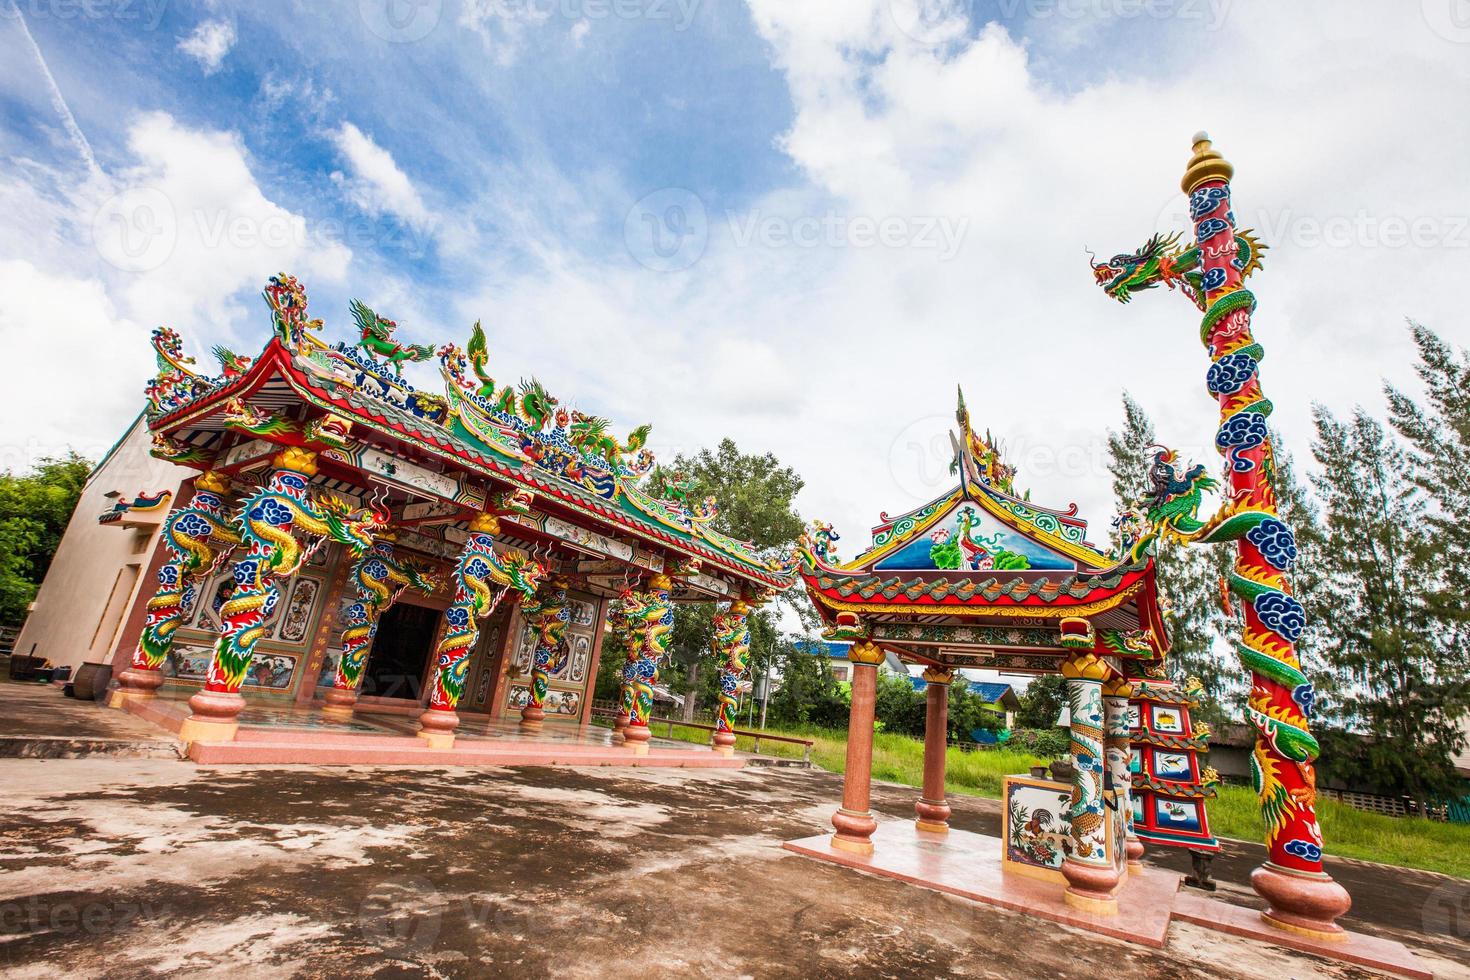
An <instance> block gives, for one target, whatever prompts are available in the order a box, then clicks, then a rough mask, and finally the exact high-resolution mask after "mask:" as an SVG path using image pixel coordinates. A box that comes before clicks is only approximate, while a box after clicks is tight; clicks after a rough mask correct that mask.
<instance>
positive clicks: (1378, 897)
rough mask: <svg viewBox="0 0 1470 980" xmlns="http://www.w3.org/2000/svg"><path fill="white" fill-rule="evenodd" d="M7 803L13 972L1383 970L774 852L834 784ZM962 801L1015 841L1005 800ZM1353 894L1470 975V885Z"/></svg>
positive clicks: (1425, 880) (300, 779)
mask: <svg viewBox="0 0 1470 980" xmlns="http://www.w3.org/2000/svg"><path fill="white" fill-rule="evenodd" d="M0 792H3V795H4V799H5V800H6V803H7V806H6V809H5V815H4V816H3V817H0V971H3V975H5V976H16V977H31V976H34V977H51V976H55V975H57V973H58V972H65V973H67V974H70V975H75V976H108V977H127V976H146V975H154V974H159V973H170V974H180V975H191V974H199V975H203V974H206V973H208V974H213V973H219V972H224V971H233V972H234V973H236V974H237V975H240V976H252V977H253V976H301V977H313V976H340V975H349V974H350V975H360V976H369V977H418V976H483V975H496V974H499V975H505V974H513V975H517V976H536V975H545V974H549V973H555V974H557V975H559V976H567V977H596V978H598V980H605V978H607V977H609V976H615V975H620V974H633V975H642V974H645V973H646V974H648V975H652V976H657V975H661V974H674V975H680V976H691V975H692V976H716V975H719V976H722V977H725V976H752V977H826V976H864V977H866V976H904V977H907V976H949V975H953V976H994V977H1031V976H1055V977H1083V976H1088V977H1090V976H1097V975H1101V974H1104V973H1106V974H1108V975H1113V976H1129V977H1160V978H1163V977H1227V976H1229V977H1236V976H1258V977H1273V978H1275V977H1312V976H1330V977H1357V976H1367V975H1369V974H1368V973H1366V971H1363V970H1360V969H1356V968H1351V967H1346V966H1343V965H1339V964H1330V963H1325V962H1323V961H1320V960H1314V959H1311V958H1310V957H1307V956H1305V955H1302V954H1297V953H1292V952H1288V951H1286V950H1283V949H1280V948H1277V947H1271V946H1267V945H1264V944H1261V943H1254V942H1248V941H1243V940H1237V939H1233V938H1230V937H1228V936H1225V935H1223V934H1219V933H1215V932H1211V931H1209V930H1205V929H1202V928H1199V927H1195V926H1190V925H1185V924H1176V925H1175V926H1174V927H1173V928H1172V929H1171V932H1170V947H1169V949H1167V950H1164V951H1155V950H1149V949H1145V948H1142V947H1137V946H1132V945H1129V944H1125V943H1120V942H1115V941H1112V940H1108V939H1105V938H1102V937H1099V936H1096V935H1093V934H1090V933H1083V932H1076V931H1073V930H1070V929H1066V928H1063V927H1058V926H1054V925H1051V924H1050V923H1046V922H1042V921H1040V920H1036V919H1032V918H1028V917H1026V916H1024V915H1020V914H1017V913H1011V912H1006V911H1003V910H999V909H994V908H990V907H986V906H978V905H974V904H971V903H968V902H964V901H961V900H958V899H952V898H948V897H945V896H942V895H939V894H936V893H933V892H928V891H925V890H922V889H917V888H913V887H910V886H907V885H903V884H900V883H898V882H894V881H889V880H885V879H879V878H873V877H869V876H866V875H863V874H859V873H857V872H853V871H849V870H845V869H842V868H839V867H835V866H831V865H827V864H825V863H820V862H816V861H811V860H808V859H804V858H801V857H798V856H796V855H793V854H790V853H788V852H785V851H782V850H781V849H780V843H781V842H782V841H783V840H789V839H793V838H798V837H804V836H808V835H810V834H813V833H817V832H820V831H822V830H823V829H824V828H825V827H826V826H827V818H828V816H829V815H830V813H831V811H832V808H833V806H834V804H835V800H836V799H837V796H838V794H839V792H840V779H839V778H838V777H836V776H833V775H830V774H827V773H822V772H815V771H802V770H789V769H757V768H752V769H746V770H741V771H726V770H703V771H684V770H630V769H480V770H473V769H445V770H436V771H426V770H414V769H363V768H358V769H341V768H321V767H282V768H243V767H231V768H207V767H196V766H193V765H190V764H187V763H179V762H168V761H161V760H152V759H137V760H133V759H78V760H0ZM914 792H915V791H914V790H912V789H909V788H906V787H896V786H887V785H878V786H875V788H874V808H875V810H877V811H878V812H879V813H880V816H883V815H887V816H889V817H891V818H893V819H906V818H908V816H909V815H910V814H911V813H912V805H913V799H914ZM953 805H954V807H955V817H954V825H955V826H957V827H961V828H963V829H967V830H975V831H978V832H981V833H991V834H994V833H996V832H997V830H998V827H999V812H998V805H997V804H996V803H995V802H994V801H987V800H978V799H972V798H959V799H956V800H954V801H953ZM1254 860H1255V859H1254V857H1253V856H1252V855H1251V854H1249V853H1248V852H1242V853H1239V854H1236V853H1232V854H1229V855H1227V856H1226V857H1225V858H1224V859H1222V861H1220V862H1218V863H1217V870H1218V871H1219V876H1220V877H1221V878H1222V880H1223V881H1224V882H1225V884H1224V885H1223V888H1224V892H1223V894H1224V895H1225V897H1230V898H1232V899H1234V900H1239V901H1253V900H1254V896H1253V895H1251V894H1250V893H1249V890H1248V886H1245V885H1243V882H1244V880H1245V878H1244V874H1246V873H1248V870H1249V867H1250V866H1251V864H1253V863H1254ZM1237 865H1239V868H1237ZM1334 872H1335V873H1336V874H1338V875H1339V877H1341V878H1342V879H1343V880H1344V881H1345V882H1346V883H1347V884H1348V887H1349V888H1350V889H1351V890H1352V891H1353V893H1354V895H1355V896H1357V901H1358V908H1357V909H1355V917H1356V919H1355V921H1354V922H1353V923H1352V925H1354V926H1355V927H1357V928H1370V929H1372V930H1373V931H1377V932H1380V933H1382V934H1385V935H1389V936H1392V937H1394V938H1398V939H1402V940H1404V941H1407V942H1409V943H1410V944H1411V945H1413V946H1415V947H1416V948H1417V949H1419V950H1421V951H1423V952H1424V953H1425V956H1426V959H1425V962H1426V963H1428V964H1429V965H1430V966H1431V967H1432V968H1434V969H1435V970H1436V971H1437V972H1439V973H1441V974H1443V975H1445V976H1466V977H1470V970H1467V969H1466V968H1465V966H1464V965H1463V964H1464V963H1466V962H1470V945H1467V944H1466V942H1465V938H1466V933H1467V932H1470V920H1466V921H1460V920H1456V919H1454V917H1453V915H1443V916H1441V918H1442V919H1444V921H1443V922H1441V921H1440V919H1436V918H1435V916H1436V915H1440V912H1441V911H1446V912H1453V910H1454V909H1457V908H1464V909H1465V910H1466V911H1470V903H1467V902H1465V899H1466V898H1467V897H1470V883H1467V882H1461V881H1457V880H1454V879H1445V878H1439V877H1438V876H1433V875H1424V874H1421V873H1418V872H1400V871H1396V870H1393V869H1382V868H1378V867H1377V866H1371V865H1363V864H1360V863H1357V862H1339V863H1338V864H1337V865H1335V866H1334ZM1446 903H1448V904H1446ZM1455 903H1460V904H1455ZM1437 910H1438V911H1437ZM1426 928H1428V929H1435V928H1438V929H1440V931H1441V932H1444V933H1447V934H1443V935H1436V934H1429V933H1426V932H1425V930H1426Z"/></svg>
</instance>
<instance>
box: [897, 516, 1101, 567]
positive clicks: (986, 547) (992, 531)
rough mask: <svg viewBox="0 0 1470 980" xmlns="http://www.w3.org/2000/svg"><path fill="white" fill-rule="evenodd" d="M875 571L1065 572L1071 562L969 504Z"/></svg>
mask: <svg viewBox="0 0 1470 980" xmlns="http://www.w3.org/2000/svg"><path fill="white" fill-rule="evenodd" d="M874 567H875V568H877V569H881V570H909V571H931V570H939V569H958V570H965V571H1021V570H1025V569H1033V568H1035V569H1054V570H1068V571H1070V570H1071V569H1073V568H1075V567H1076V566H1075V565H1074V563H1073V562H1072V561H1071V560H1070V559H1068V558H1064V557H1063V556H1061V555H1059V554H1057V553H1056V552H1054V551H1051V550H1050V549H1048V548H1044V547H1042V546H1041V545H1039V544H1037V543H1036V542H1034V541H1032V540H1030V539H1029V538H1027V537H1025V536H1024V535H1022V534H1019V533H1018V532H1016V531H1014V530H1012V529H1011V528H1009V527H1007V526H1006V525H1004V524H1002V523H1001V522H1000V521H998V520H996V519H995V518H994V517H993V516H991V515H990V514H988V513H986V512H985V511H984V510H982V509H981V508H980V507H978V506H977V505H975V504H973V503H969V502H966V503H962V504H959V505H958V506H956V507H955V508H954V509H953V510H951V511H950V512H949V513H948V514H947V515H945V517H944V519H943V520H941V521H939V522H938V523H937V524H935V525H934V526H933V527H931V528H930V529H929V532H928V533H927V534H921V535H919V536H918V537H917V538H915V539H914V540H913V541H910V542H909V543H908V544H906V545H904V546H903V547H902V548H899V549H898V550H897V551H895V552H894V553H893V554H891V555H889V556H888V557H886V558H884V559H883V560H881V561H879V562H878V564H877V565H875V566H874Z"/></svg>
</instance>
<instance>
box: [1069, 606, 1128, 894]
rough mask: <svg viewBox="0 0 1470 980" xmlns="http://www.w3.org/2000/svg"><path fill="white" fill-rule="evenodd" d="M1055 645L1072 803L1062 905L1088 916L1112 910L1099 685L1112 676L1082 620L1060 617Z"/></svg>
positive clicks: (1113, 878) (1114, 877)
mask: <svg viewBox="0 0 1470 980" xmlns="http://www.w3.org/2000/svg"><path fill="white" fill-rule="evenodd" d="M1061 630H1062V636H1061V643H1062V646H1063V647H1064V648H1066V649H1067V651H1068V654H1067V657H1066V659H1064V660H1063V661H1062V676H1063V677H1064V678H1066V682H1067V707H1068V709H1069V713H1070V716H1071V752H1072V769H1073V773H1072V805H1071V809H1070V810H1069V811H1068V822H1069V830H1068V837H1067V841H1066V846H1065V850H1066V852H1067V854H1066V859H1065V860H1063V862H1062V875H1063V876H1064V877H1065V878H1066V879H1067V890H1066V892H1065V894H1064V896H1063V897H1064V898H1065V899H1066V902H1067V904H1068V905H1071V906H1073V907H1074V908H1079V909H1082V910H1084V911H1087V912H1090V913H1092V914H1094V915H1115V914H1117V911H1118V899H1117V895H1116V893H1117V889H1118V883H1119V879H1120V875H1119V872H1118V868H1117V866H1116V865H1115V864H1114V862H1113V860H1112V858H1111V856H1110V855H1109V853H1108V846H1107V837H1108V810H1107V800H1106V797H1105V796H1104V795H1103V788H1104V782H1103V752H1104V746H1103V740H1104V730H1103V724H1104V721H1103V681H1105V680H1106V679H1108V677H1109V676H1110V675H1111V674H1112V668H1110V667H1109V666H1108V664H1107V662H1106V661H1105V660H1103V659H1102V658H1101V657H1099V656H1097V654H1096V653H1094V652H1093V650H1094V648H1095V645H1096V637H1095V634H1094V632H1093V628H1092V624H1091V623H1089V622H1088V621H1087V620H1085V619H1064V620H1062V623H1061Z"/></svg>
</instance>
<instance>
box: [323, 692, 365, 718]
mask: <svg viewBox="0 0 1470 980" xmlns="http://www.w3.org/2000/svg"><path fill="white" fill-rule="evenodd" d="M322 700H323V701H325V702H326V704H324V705H322V714H324V715H335V716H337V717H351V715H352V710H353V708H354V707H355V706H356V705H357V688H355V687H354V688H344V687H333V688H328V689H327V693H326V694H325V695H323V696H322Z"/></svg>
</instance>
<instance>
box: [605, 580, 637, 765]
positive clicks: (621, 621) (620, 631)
mask: <svg viewBox="0 0 1470 980" xmlns="http://www.w3.org/2000/svg"><path fill="white" fill-rule="evenodd" d="M632 601H633V592H632V590H631V589H626V588H625V589H623V591H622V592H620V593H619V594H618V597H617V598H616V599H614V600H613V601H612V602H610V603H608V606H607V627H608V629H610V630H612V632H613V633H614V634H615V635H616V636H617V638H618V642H619V643H621V644H622V645H623V668H622V670H621V671H620V672H619V674H618V677H619V678H620V679H621V685H620V686H619V688H618V707H617V712H616V714H615V715H614V717H613V741H622V738H623V733H624V732H625V731H627V730H628V719H629V718H630V717H631V714H632V713H631V711H630V710H629V709H630V707H631V706H632V703H633V688H632V686H631V685H630V683H629V678H630V677H631V676H632V675H631V673H630V670H631V668H632V666H633V664H634V663H635V662H637V660H638V637H637V635H636V634H635V633H634V631H633V627H632V622H631V621H630V620H629V619H628V608H629V604H630V603H631V602H632Z"/></svg>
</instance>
